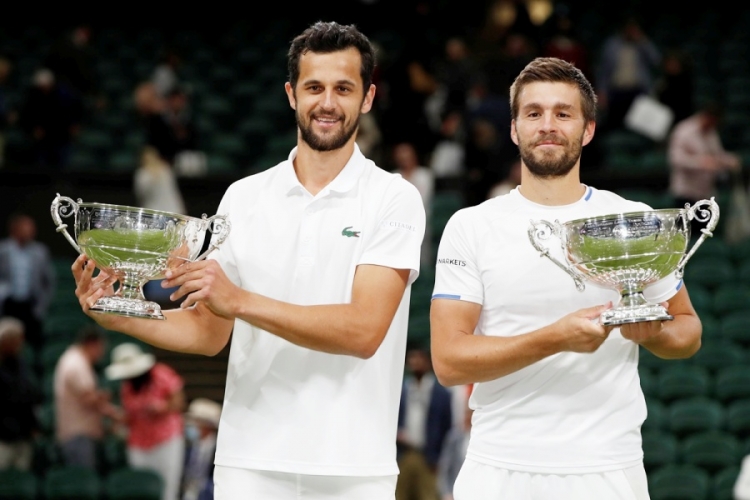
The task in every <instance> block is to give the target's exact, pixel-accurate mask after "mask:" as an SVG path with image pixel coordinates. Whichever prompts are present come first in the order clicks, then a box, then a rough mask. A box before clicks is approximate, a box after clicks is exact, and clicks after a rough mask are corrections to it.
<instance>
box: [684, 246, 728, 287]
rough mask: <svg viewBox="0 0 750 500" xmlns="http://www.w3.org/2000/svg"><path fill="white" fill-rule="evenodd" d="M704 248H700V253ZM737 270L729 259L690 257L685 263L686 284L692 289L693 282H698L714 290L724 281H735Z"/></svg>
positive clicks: (698, 251)
mask: <svg viewBox="0 0 750 500" xmlns="http://www.w3.org/2000/svg"><path fill="white" fill-rule="evenodd" d="M701 250H702V248H698V250H697V251H696V253H695V255H698V253H700V251H701ZM736 275H737V270H736V269H735V268H734V266H733V265H732V263H731V261H729V259H726V260H720V259H713V258H711V259H709V258H703V259H692V258H691V259H690V260H689V261H688V263H687V264H686V265H685V284H686V285H687V287H688V290H689V289H690V287H691V286H693V284H698V285H701V286H704V287H706V288H708V289H709V290H713V289H715V288H717V287H718V286H719V285H722V284H724V283H731V282H733V281H735V279H736Z"/></svg>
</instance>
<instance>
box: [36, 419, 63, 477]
mask: <svg viewBox="0 0 750 500" xmlns="http://www.w3.org/2000/svg"><path fill="white" fill-rule="evenodd" d="M42 432H43V433H44V434H45V435H42V436H39V437H37V438H36V439H35V440H34V447H33V452H32V458H31V470H32V471H33V472H34V473H35V474H36V475H37V476H38V477H43V476H44V474H45V473H46V472H47V471H48V470H50V469H52V468H53V467H58V466H60V465H62V464H63V458H62V455H61V453H60V448H59V446H58V444H57V440H56V439H55V437H54V435H53V432H54V431H49V430H46V429H42Z"/></svg>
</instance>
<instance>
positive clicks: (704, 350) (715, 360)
mask: <svg viewBox="0 0 750 500" xmlns="http://www.w3.org/2000/svg"><path fill="white" fill-rule="evenodd" d="M689 362H690V363H691V364H696V365H700V366H705V367H706V368H708V369H709V370H711V371H714V372H715V371H718V370H720V369H722V368H725V367H727V366H735V365H742V364H745V363H746V362H747V353H746V351H745V350H744V349H743V348H742V345H741V344H739V343H737V342H734V341H732V340H726V339H720V340H709V339H704V341H703V342H702V344H701V348H700V349H699V350H698V352H697V353H695V355H694V356H693V357H692V358H689Z"/></svg>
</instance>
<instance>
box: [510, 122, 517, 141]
mask: <svg viewBox="0 0 750 500" xmlns="http://www.w3.org/2000/svg"><path fill="white" fill-rule="evenodd" d="M510 138H511V140H512V141H513V144H515V145H516V146H518V134H516V120H515V118H514V119H513V120H511V121H510Z"/></svg>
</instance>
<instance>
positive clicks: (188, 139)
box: [146, 87, 198, 166]
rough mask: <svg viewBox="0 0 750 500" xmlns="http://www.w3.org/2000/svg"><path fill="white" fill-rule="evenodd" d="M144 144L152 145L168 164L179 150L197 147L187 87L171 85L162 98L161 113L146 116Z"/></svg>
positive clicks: (189, 149)
mask: <svg viewBox="0 0 750 500" xmlns="http://www.w3.org/2000/svg"><path fill="white" fill-rule="evenodd" d="M146 144H147V145H149V146H153V147H154V148H156V150H157V151H158V152H159V154H160V155H161V157H162V158H164V160H165V161H167V162H168V163H169V164H170V165H172V166H174V161H175V157H176V156H177V155H178V154H179V153H181V152H184V151H195V150H197V149H198V131H197V129H196V127H195V123H194V121H193V116H192V114H191V111H190V102H189V99H188V94H187V91H185V90H184V89H183V88H181V87H175V88H173V89H172V90H171V91H170V92H169V93H168V94H167V96H166V98H165V100H164V110H163V111H162V113H161V114H160V115H158V117H156V119H151V120H149V122H148V130H147V131H146Z"/></svg>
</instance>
